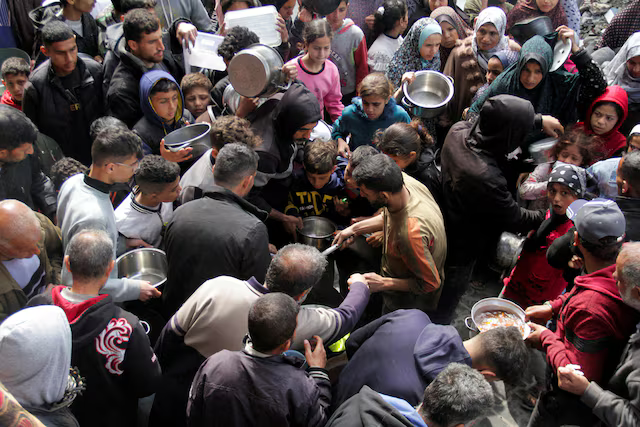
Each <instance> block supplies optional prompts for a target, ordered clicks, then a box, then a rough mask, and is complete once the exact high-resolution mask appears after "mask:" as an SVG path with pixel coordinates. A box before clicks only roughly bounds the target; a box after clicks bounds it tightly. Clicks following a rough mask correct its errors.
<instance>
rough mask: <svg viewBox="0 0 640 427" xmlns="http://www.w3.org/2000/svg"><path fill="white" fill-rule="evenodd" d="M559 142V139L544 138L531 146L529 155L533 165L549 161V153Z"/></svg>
mask: <svg viewBox="0 0 640 427" xmlns="http://www.w3.org/2000/svg"><path fill="white" fill-rule="evenodd" d="M557 142H558V138H554V137H551V138H544V139H541V140H539V141H536V142H534V143H532V144H531V145H529V155H531V158H532V159H533V163H534V164H536V165H539V164H541V163H547V162H548V161H549V158H550V156H549V152H550V151H551V149H552V148H553V147H554V145H556V143H557Z"/></svg>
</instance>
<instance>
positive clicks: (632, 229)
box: [615, 150, 640, 241]
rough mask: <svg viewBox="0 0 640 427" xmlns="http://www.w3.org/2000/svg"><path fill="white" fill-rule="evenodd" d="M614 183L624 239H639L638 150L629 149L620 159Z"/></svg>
mask: <svg viewBox="0 0 640 427" xmlns="http://www.w3.org/2000/svg"><path fill="white" fill-rule="evenodd" d="M616 184H617V186H618V196H617V197H616V199H615V200H616V203H617V204H618V206H619V207H620V210H621V211H622V213H623V214H624V219H625V222H626V234H627V237H626V239H627V240H628V241H637V240H640V151H637V150H636V151H631V152H629V153H627V154H625V155H624V157H622V159H620V163H619V164H618V173H617V174H616Z"/></svg>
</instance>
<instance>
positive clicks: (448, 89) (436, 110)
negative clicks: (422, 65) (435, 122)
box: [402, 70, 455, 118]
mask: <svg viewBox="0 0 640 427" xmlns="http://www.w3.org/2000/svg"><path fill="white" fill-rule="evenodd" d="M415 74H416V78H415V80H414V81H413V83H411V84H408V83H407V82H404V84H403V85H402V91H403V93H404V98H403V99H402V104H403V105H404V106H405V107H407V108H409V109H410V112H411V114H412V115H414V116H419V117H424V118H434V117H437V116H439V115H440V114H442V113H443V112H444V111H445V110H446V108H447V104H449V102H450V101H451V99H452V98H453V94H454V90H455V89H454V87H453V79H452V78H451V77H450V76H446V75H444V74H442V73H439V72H437V71H433V70H424V71H418V72H416V73H415Z"/></svg>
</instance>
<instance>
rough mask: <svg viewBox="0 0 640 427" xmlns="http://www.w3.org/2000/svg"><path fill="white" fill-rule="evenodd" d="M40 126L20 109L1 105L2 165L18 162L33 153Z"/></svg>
mask: <svg viewBox="0 0 640 427" xmlns="http://www.w3.org/2000/svg"><path fill="white" fill-rule="evenodd" d="M36 138H38V128H36V126H35V125H34V124H33V122H32V121H31V120H29V118H28V117H27V116H26V115H25V114H24V113H23V112H22V111H20V110H18V109H16V108H13V107H10V106H8V105H0V165H1V164H3V163H17V162H21V161H23V160H24V159H26V158H27V156H28V155H29V154H33V143H34V142H35V141H36Z"/></svg>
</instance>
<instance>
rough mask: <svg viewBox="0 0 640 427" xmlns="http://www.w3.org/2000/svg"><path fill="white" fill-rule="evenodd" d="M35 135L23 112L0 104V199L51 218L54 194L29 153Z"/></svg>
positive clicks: (54, 207)
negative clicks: (18, 203)
mask: <svg viewBox="0 0 640 427" xmlns="http://www.w3.org/2000/svg"><path fill="white" fill-rule="evenodd" d="M37 137H38V129H36V127H35V126H34V125H33V123H32V122H31V120H29V118H28V117H27V116H25V115H24V113H22V112H21V111H19V110H17V109H15V108H13V107H10V106H8V105H0V200H3V199H16V200H20V201H21V202H23V203H25V204H26V205H27V206H29V207H30V208H31V209H34V210H36V209H39V210H40V211H42V213H44V214H45V215H47V216H48V217H50V218H53V217H54V215H55V213H56V197H57V196H56V191H55V189H54V188H53V184H52V183H51V180H50V179H49V178H48V177H47V176H46V175H45V174H44V173H43V172H42V170H41V168H40V163H39V162H38V157H37V156H35V155H34V154H33V153H34V152H33V144H34V142H35V141H36V139H37Z"/></svg>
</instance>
